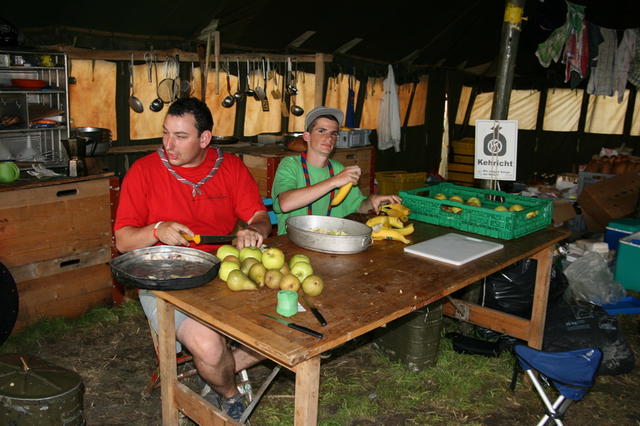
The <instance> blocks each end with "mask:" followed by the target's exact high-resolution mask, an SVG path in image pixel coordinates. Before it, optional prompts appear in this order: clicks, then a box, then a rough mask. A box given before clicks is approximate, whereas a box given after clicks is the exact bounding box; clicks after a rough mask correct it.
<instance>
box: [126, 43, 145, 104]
mask: <svg viewBox="0 0 640 426" xmlns="http://www.w3.org/2000/svg"><path fill="white" fill-rule="evenodd" d="M129 87H130V89H131V94H130V95H129V106H130V107H131V109H132V110H134V111H135V112H138V113H140V112H142V111H144V106H143V105H142V102H141V101H140V99H138V98H136V97H135V96H134V94H133V53H132V54H131V64H129Z"/></svg>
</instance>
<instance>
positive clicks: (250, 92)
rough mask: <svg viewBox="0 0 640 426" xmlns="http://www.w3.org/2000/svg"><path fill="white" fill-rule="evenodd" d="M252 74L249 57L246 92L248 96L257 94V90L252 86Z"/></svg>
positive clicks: (251, 96)
mask: <svg viewBox="0 0 640 426" xmlns="http://www.w3.org/2000/svg"><path fill="white" fill-rule="evenodd" d="M250 76H251V70H250V69H249V60H248V59H247V90H246V91H245V92H244V93H245V95H247V96H248V97H250V98H253V97H255V96H256V91H255V90H253V89H252V88H251V80H250Z"/></svg>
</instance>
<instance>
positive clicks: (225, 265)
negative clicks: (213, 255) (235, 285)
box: [218, 262, 240, 281]
mask: <svg viewBox="0 0 640 426" xmlns="http://www.w3.org/2000/svg"><path fill="white" fill-rule="evenodd" d="M235 269H240V265H238V264H237V263H236V262H222V263H221V264H220V269H218V276H219V277H220V279H221V280H222V281H227V277H228V276H229V272H231V271H233V270H235Z"/></svg>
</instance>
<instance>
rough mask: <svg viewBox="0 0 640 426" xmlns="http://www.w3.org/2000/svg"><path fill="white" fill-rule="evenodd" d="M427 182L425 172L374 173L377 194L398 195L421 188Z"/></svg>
mask: <svg viewBox="0 0 640 426" xmlns="http://www.w3.org/2000/svg"><path fill="white" fill-rule="evenodd" d="M426 180H427V172H417V173H409V172H406V171H403V170H397V171H391V172H376V181H377V182H378V194H381V195H391V194H398V193H399V192H400V191H402V190H407V189H414V188H421V187H423V186H424V185H425V182H426Z"/></svg>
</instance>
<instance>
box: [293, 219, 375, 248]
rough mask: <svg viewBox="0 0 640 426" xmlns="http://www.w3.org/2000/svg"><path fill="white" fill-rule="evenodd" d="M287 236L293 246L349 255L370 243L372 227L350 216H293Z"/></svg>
mask: <svg viewBox="0 0 640 426" xmlns="http://www.w3.org/2000/svg"><path fill="white" fill-rule="evenodd" d="M286 226H287V235H288V236H289V239H290V240H291V241H292V242H293V243H294V244H296V245H298V246H300V247H303V248H306V249H309V250H313V251H319V252H322V253H332V254H352V253H359V252H361V251H364V250H366V249H367V248H368V247H369V246H370V245H371V241H372V240H371V228H370V227H368V226H367V225H365V224H363V223H360V222H356V221H354V220H350V219H344V218H339V217H330V216H317V215H306V216H293V217H289V218H288V219H287V222H286Z"/></svg>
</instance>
